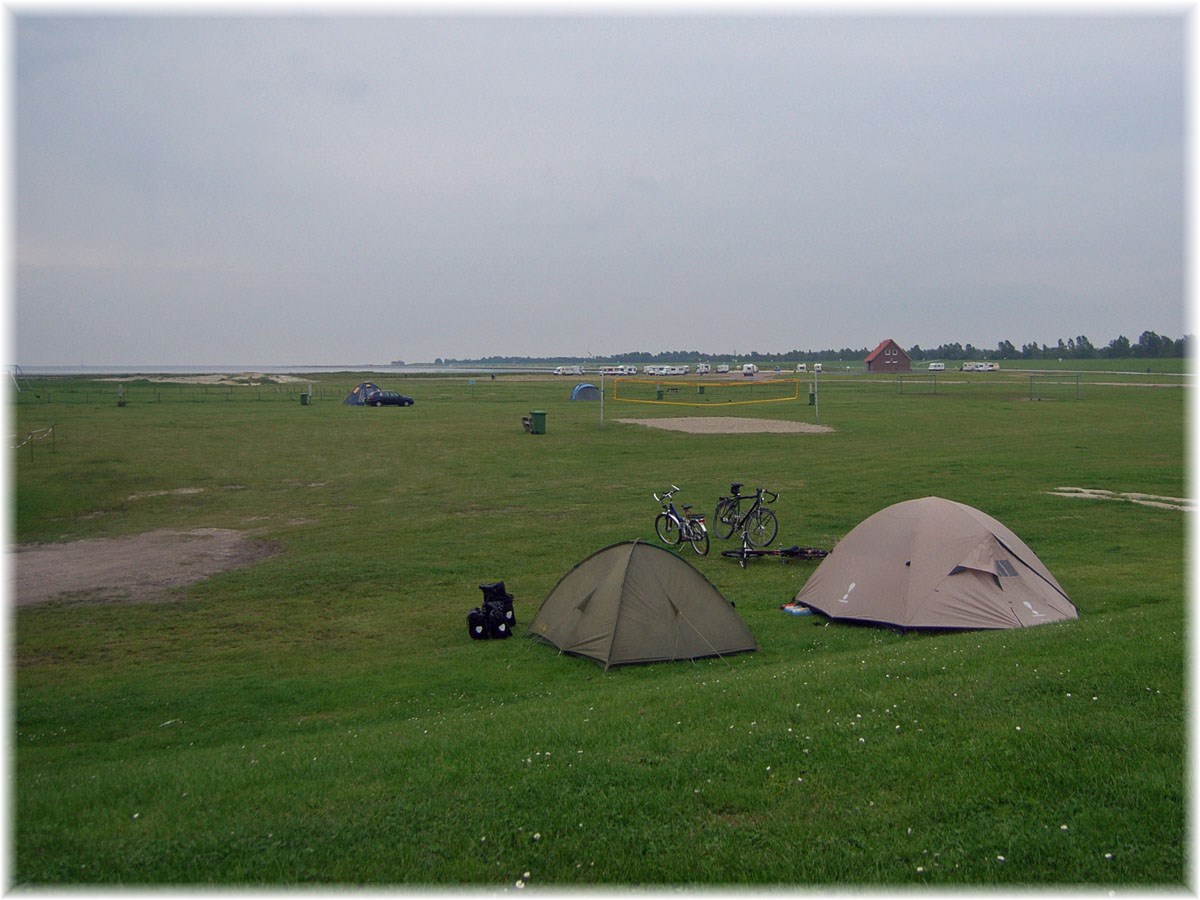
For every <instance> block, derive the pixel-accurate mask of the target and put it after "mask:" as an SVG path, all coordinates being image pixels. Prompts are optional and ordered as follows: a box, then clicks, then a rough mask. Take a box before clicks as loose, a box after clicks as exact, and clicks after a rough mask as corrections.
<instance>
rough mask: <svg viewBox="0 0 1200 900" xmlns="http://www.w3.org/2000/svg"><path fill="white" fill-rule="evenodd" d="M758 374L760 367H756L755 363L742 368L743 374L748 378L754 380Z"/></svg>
mask: <svg viewBox="0 0 1200 900" xmlns="http://www.w3.org/2000/svg"><path fill="white" fill-rule="evenodd" d="M757 372H758V366H756V365H755V364H754V363H746V364H745V365H744V366H742V374H743V375H745V376H746V377H747V378H753V377H754V376H755V374H757Z"/></svg>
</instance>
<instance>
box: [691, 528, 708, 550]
mask: <svg viewBox="0 0 1200 900" xmlns="http://www.w3.org/2000/svg"><path fill="white" fill-rule="evenodd" d="M687 537H688V543H689V544H691V545H692V549H693V550H695V551H696V555H697V556H708V529H707V528H705V527H704V523H703V522H695V521H693V522H688V536H687Z"/></svg>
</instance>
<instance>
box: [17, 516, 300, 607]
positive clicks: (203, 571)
mask: <svg viewBox="0 0 1200 900" xmlns="http://www.w3.org/2000/svg"><path fill="white" fill-rule="evenodd" d="M276 552H278V550H277V548H276V547H275V546H274V545H273V544H270V543H268V542H266V541H262V540H257V539H255V538H253V537H251V536H249V535H247V534H245V533H244V532H241V531H235V530H232V529H228V528H194V529H191V530H190V531H176V530H171V529H161V530H159V531H150V532H146V533H145V534H136V535H131V536H128V537H119V538H92V539H87V540H81V541H72V542H70V543H63V544H22V545H19V546H17V547H16V548H15V550H14V551H12V552H11V553H10V554H9V560H10V562H11V563H12V565H13V569H14V574H15V578H14V582H15V588H16V591H15V593H16V602H17V605H18V606H28V605H30V604H35V603H46V602H48V601H51V600H55V599H69V600H77V601H82V602H90V603H148V602H158V601H162V600H168V599H171V598H172V596H174V595H175V594H176V589H177V588H180V587H183V586H185V585H188V584H194V583H195V582H197V581H201V580H202V579H204V578H207V577H208V576H210V575H215V574H217V573H218V572H227V571H229V570H231V569H238V568H242V567H243V566H248V565H251V564H252V563H255V562H258V561H259V560H261V559H265V558H267V557H268V556H273V555H274V554H275V553H276Z"/></svg>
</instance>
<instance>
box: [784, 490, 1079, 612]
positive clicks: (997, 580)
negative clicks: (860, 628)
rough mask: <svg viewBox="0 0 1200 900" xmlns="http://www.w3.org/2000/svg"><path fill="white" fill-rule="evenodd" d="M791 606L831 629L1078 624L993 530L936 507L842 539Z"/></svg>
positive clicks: (903, 507) (980, 516) (967, 515)
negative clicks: (816, 615)
mask: <svg viewBox="0 0 1200 900" xmlns="http://www.w3.org/2000/svg"><path fill="white" fill-rule="evenodd" d="M796 602H797V603H799V604H802V605H804V606H808V607H811V608H812V609H815V610H817V611H818V612H822V613H824V614H825V615H827V616H829V617H830V618H833V619H857V620H861V621H866V622H876V623H881V624H889V625H899V626H901V627H903V628H1021V627H1025V626H1028V625H1042V624H1045V623H1048V622H1059V621H1062V620H1063V619H1076V618H1078V617H1079V613H1078V611H1077V610H1076V609H1075V606H1074V604H1073V603H1071V600H1070V598H1069V597H1068V596H1067V595H1066V593H1065V592H1064V591H1063V589H1062V587H1061V586H1060V585H1059V583H1058V582H1057V581H1056V580H1055V579H1054V576H1053V575H1051V574H1050V570H1049V569H1047V568H1046V566H1045V565H1043V564H1042V561H1041V560H1039V559H1038V558H1037V556H1036V555H1035V554H1034V552H1033V551H1032V550H1030V549H1029V547H1028V546H1026V545H1025V542H1024V541H1022V540H1021V539H1020V538H1019V537H1017V536H1016V535H1015V534H1013V533H1012V532H1011V531H1009V529H1008V528H1006V527H1005V526H1004V525H1002V524H1001V523H1000V522H998V521H996V520H995V519H993V518H992V517H991V516H989V515H987V514H986V513H983V512H980V511H979V510H977V509H974V508H973V507H970V506H966V505H965V504H962V503H955V502H954V501H952V500H943V499H942V498H940V497H925V498H923V499H920V500H907V501H905V502H903V503H897V504H895V505H893V506H889V507H887V508H886V509H883V510H880V511H879V512H877V513H875V514H874V515H873V516H871V517H870V518H867V519H865V520H864V521H862V522H860V523H859V524H858V525H857V526H856V527H855V528H854V530H852V531H851V532H850V533H849V534H847V535H846V536H845V537H844V538H842V540H841V541H839V542H838V544H837V546H835V547H834V548H833V551H832V552H831V553H830V554H829V556H827V557H826V558H825V559H824V561H823V562H822V563H821V565H819V566H818V567H817V568H816V570H815V571H814V572H813V574H812V577H810V578H809V580H808V582H807V583H806V584H805V585H804V588H803V589H802V590H801V591H800V593H799V594H797V595H796Z"/></svg>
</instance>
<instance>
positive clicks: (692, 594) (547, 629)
mask: <svg viewBox="0 0 1200 900" xmlns="http://www.w3.org/2000/svg"><path fill="white" fill-rule="evenodd" d="M528 631H529V634H531V635H532V636H533V637H535V638H538V639H539V640H542V641H545V642H546V643H548V644H552V645H553V646H555V647H557V648H558V649H559V650H561V651H562V652H563V653H572V654H574V655H576V656H586V657H588V658H589V659H594V660H596V661H597V662H599V663H603V665H604V668H605V670H606V671H607V669H608V668H609V666H619V665H625V664H626V663H644V662H658V661H661V660H675V659H699V658H701V657H705V656H724V655H727V654H731V653H742V652H744V651H749V650H757V649H758V646H757V645H756V644H755V643H754V638H753V636H752V635H751V634H750V632H749V630H748V629H747V628H746V625H745V623H743V622H742V619H741V617H740V616H739V615H738V614H737V613H736V612H734V609H733V606H732V605H731V604H730V603H729V601H728V600H726V599H725V597H724V596H722V594H721V592H720V591H718V590H717V589H716V587H715V586H714V585H713V583H712V582H711V581H709V580H708V579H707V578H705V577H704V576H703V575H702V574H701V573H700V572H699V571H698V570H697V569H696V568H694V567H693V566H692V565H691V563H689V562H687V561H686V560H685V559H683V558H682V557H680V556H676V555H675V554H674V553H672V552H671V551H670V550H667V549H666V548H665V547H659V546H657V545H655V544H643V543H641V542H640V541H625V542H623V543H620V544H613V545H612V546H610V547H605V548H604V549H603V550H598V551H596V552H595V553H593V554H592V555H591V556H589V557H588V558H587V559H585V560H583V562H581V563H579V564H578V565H576V566H575V568H573V569H572V570H571V571H570V572H568V573H567V574H566V575H564V576H563V577H562V578H561V579H559V582H558V584H556V585H555V586H554V589H553V590H552V591H550V594H549V595H548V596H547V597H546V599H545V600H544V601H543V602H542V606H541V608H540V609H539V610H538V611H537V614H536V615H535V616H534V617H533V619H532V621H530V623H529V628H528Z"/></svg>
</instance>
